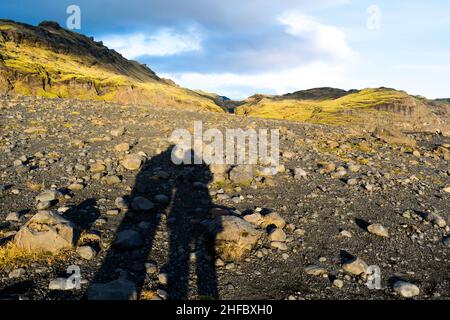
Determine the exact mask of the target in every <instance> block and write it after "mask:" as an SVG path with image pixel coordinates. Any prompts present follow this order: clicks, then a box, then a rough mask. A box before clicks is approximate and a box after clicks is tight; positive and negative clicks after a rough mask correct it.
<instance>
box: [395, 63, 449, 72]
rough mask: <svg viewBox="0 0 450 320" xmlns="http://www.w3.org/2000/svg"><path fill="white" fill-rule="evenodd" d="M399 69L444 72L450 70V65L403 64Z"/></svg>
mask: <svg viewBox="0 0 450 320" xmlns="http://www.w3.org/2000/svg"><path fill="white" fill-rule="evenodd" d="M398 68H399V69H405V70H420V71H431V72H442V71H448V70H450V64H402V65H399V66H398Z"/></svg>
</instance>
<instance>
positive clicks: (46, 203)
mask: <svg viewBox="0 0 450 320" xmlns="http://www.w3.org/2000/svg"><path fill="white" fill-rule="evenodd" d="M51 206H52V203H51V202H50V201H42V202H38V203H37V205H36V209H38V210H47V209H48V208H50V207H51Z"/></svg>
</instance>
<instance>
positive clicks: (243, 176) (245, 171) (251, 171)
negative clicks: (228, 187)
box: [230, 165, 255, 184]
mask: <svg viewBox="0 0 450 320" xmlns="http://www.w3.org/2000/svg"><path fill="white" fill-rule="evenodd" d="M254 176H255V168H254V167H253V166H252V165H238V166H236V167H234V168H233V169H231V171H230V180H231V181H232V182H233V183H237V184H246V183H251V182H252V180H253V178H254Z"/></svg>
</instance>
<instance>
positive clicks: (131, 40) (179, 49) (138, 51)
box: [102, 28, 202, 59]
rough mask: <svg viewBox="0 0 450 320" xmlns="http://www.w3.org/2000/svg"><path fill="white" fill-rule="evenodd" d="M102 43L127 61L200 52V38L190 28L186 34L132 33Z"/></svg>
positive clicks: (107, 38)
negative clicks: (144, 57) (145, 57)
mask: <svg viewBox="0 0 450 320" xmlns="http://www.w3.org/2000/svg"><path fill="white" fill-rule="evenodd" d="M102 38H103V43H104V44H105V45H106V46H107V47H110V48H113V49H115V50H117V51H118V52H120V53H121V54H122V55H123V56H124V57H126V58H128V59H136V58H138V57H142V56H168V55H175V54H180V53H183V52H189V51H198V50H201V47H202V46H201V42H202V38H201V36H200V34H199V32H198V31H197V30H196V29H194V28H191V29H189V30H188V31H187V32H186V33H176V32H174V31H172V30H170V29H161V30H159V31H158V32H157V33H154V34H150V35H147V34H144V33H134V34H123V35H107V36H105V37H102Z"/></svg>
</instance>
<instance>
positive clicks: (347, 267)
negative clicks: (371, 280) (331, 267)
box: [342, 258, 369, 276]
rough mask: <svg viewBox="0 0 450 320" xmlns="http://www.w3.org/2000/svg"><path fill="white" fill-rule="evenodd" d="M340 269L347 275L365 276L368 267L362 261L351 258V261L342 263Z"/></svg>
mask: <svg viewBox="0 0 450 320" xmlns="http://www.w3.org/2000/svg"><path fill="white" fill-rule="evenodd" d="M342 268H343V269H344V271H345V272H347V273H349V274H352V275H355V276H359V275H361V274H366V273H367V269H368V268H369V266H368V265H367V264H366V263H365V262H364V261H363V260H361V259H359V258H353V259H352V260H350V261H348V262H346V263H344V264H343V265H342Z"/></svg>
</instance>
